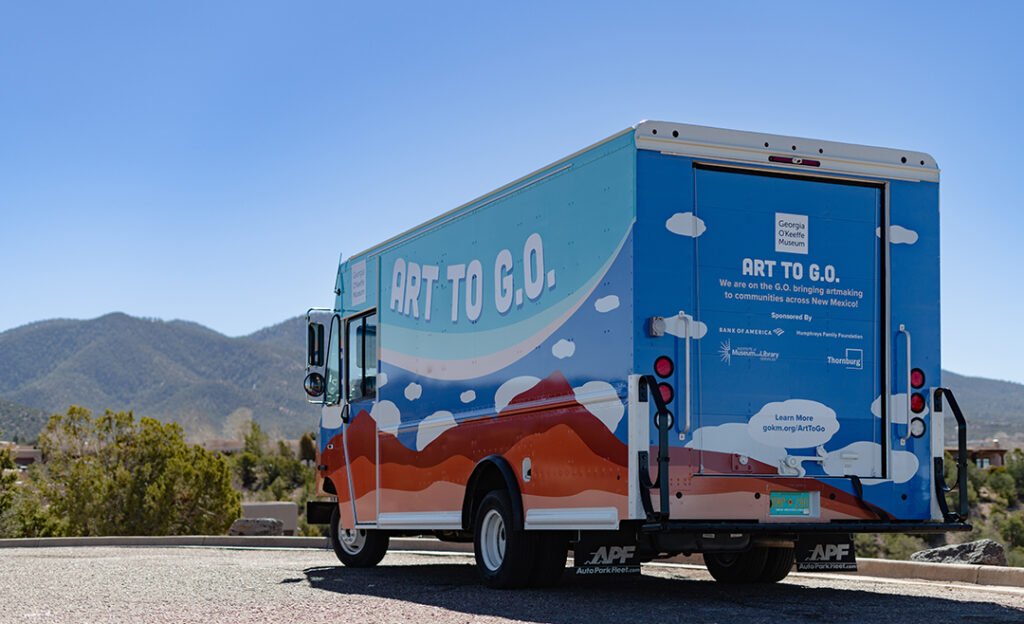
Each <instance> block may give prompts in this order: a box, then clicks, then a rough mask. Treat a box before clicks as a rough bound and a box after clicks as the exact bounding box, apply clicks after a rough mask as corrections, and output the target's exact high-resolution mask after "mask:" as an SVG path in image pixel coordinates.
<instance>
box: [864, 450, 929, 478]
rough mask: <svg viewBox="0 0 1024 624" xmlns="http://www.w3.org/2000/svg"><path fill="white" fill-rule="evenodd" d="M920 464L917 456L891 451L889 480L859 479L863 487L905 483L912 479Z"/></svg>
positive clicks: (906, 452)
mask: <svg viewBox="0 0 1024 624" xmlns="http://www.w3.org/2000/svg"><path fill="white" fill-rule="evenodd" d="M919 467H920V463H919V462H918V461H917V456H916V455H914V454H913V453H911V452H910V451H893V452H892V465H891V467H890V477H891V479H861V483H863V484H864V485H878V484H880V483H889V482H890V481H891V482H894V483H906V482H907V481H910V480H911V479H913V478H914V475H915V474H917V469H918V468H919Z"/></svg>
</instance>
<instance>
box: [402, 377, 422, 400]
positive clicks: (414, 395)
mask: <svg viewBox="0 0 1024 624" xmlns="http://www.w3.org/2000/svg"><path fill="white" fill-rule="evenodd" d="M422 395H423V386H421V385H419V384H418V383H416V382H415V381H414V382H412V383H410V384H409V385H408V386H406V387H405V398H406V399H408V400H410V401H415V400H416V399H418V398H420V397H421V396H422Z"/></svg>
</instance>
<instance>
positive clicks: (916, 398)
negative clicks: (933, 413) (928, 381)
mask: <svg viewBox="0 0 1024 624" xmlns="http://www.w3.org/2000/svg"><path fill="white" fill-rule="evenodd" d="M910 409H911V411H913V412H914V413H915V414H920V413H921V412H923V411H924V395H923V394H921V393H920V392H915V393H914V394H912V395H910Z"/></svg>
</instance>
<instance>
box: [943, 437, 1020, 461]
mask: <svg viewBox="0 0 1024 624" xmlns="http://www.w3.org/2000/svg"><path fill="white" fill-rule="evenodd" d="M1008 450H1009V449H1005V448H1002V447H1000V446H999V440H988V441H986V442H982V443H981V444H980V445H979V446H968V447H967V459H968V461H972V462H974V465H976V466H977V467H978V468H996V467H999V466H1003V465H1005V464H1006V451H1008ZM946 452H947V453H949V454H950V455H952V456H953V457H956V454H957V448H956V447H955V446H949V447H946Z"/></svg>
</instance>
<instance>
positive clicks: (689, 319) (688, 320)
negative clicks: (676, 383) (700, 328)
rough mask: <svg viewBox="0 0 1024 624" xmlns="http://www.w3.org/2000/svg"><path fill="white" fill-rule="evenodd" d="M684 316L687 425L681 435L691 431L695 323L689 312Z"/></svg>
mask: <svg viewBox="0 0 1024 624" xmlns="http://www.w3.org/2000/svg"><path fill="white" fill-rule="evenodd" d="M683 318H684V323H685V325H686V349H685V353H686V362H685V363H684V364H683V373H684V374H685V375H686V427H685V428H684V429H683V430H682V432H681V433H680V435H681V436H685V435H686V434H687V433H690V403H691V401H690V326H691V325H692V324H693V317H692V316H690V315H689V314H686V315H684V316H683Z"/></svg>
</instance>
